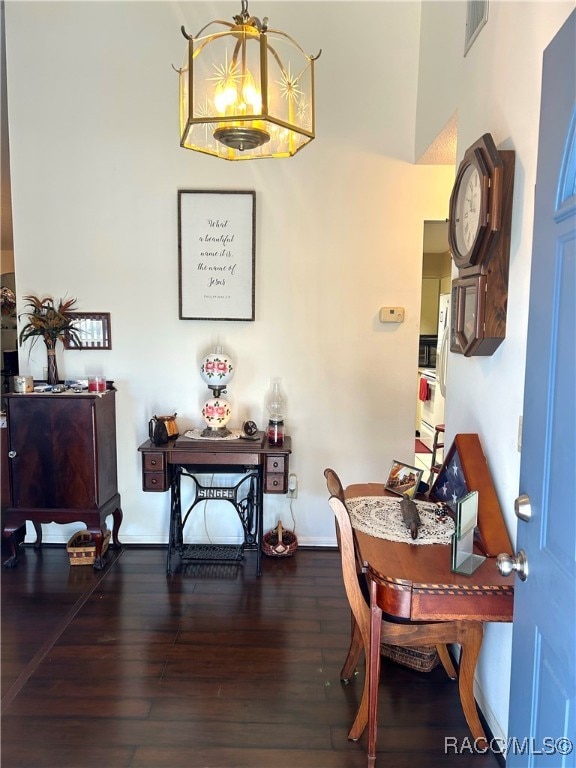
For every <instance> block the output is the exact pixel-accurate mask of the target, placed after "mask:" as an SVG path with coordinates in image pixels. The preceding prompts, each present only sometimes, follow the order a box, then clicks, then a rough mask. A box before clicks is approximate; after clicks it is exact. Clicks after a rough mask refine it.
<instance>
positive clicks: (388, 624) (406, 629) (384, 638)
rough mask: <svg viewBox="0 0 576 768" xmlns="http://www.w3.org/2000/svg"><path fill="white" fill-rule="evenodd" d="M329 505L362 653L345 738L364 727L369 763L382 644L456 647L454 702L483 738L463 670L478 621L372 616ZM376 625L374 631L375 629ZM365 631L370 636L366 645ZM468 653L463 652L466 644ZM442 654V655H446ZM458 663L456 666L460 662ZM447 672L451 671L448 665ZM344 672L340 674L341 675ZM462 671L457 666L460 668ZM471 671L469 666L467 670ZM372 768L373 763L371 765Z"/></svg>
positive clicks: (349, 540) (342, 518)
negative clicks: (356, 698)
mask: <svg viewBox="0 0 576 768" xmlns="http://www.w3.org/2000/svg"><path fill="white" fill-rule="evenodd" d="M329 504H330V506H331V508H332V511H333V512H334V516H335V518H336V522H337V525H338V528H339V533H340V555H341V561H342V576H343V579H344V588H345V591H346V596H347V597H348V602H349V604H350V608H351V610H352V614H353V616H354V619H355V622H356V625H357V628H358V630H357V632H358V636H359V637H360V638H361V639H360V644H359V648H358V649H357V650H356V648H354V653H356V654H357V655H356V661H357V659H358V656H359V654H360V651H361V650H362V649H364V652H365V656H366V665H365V675H364V690H363V692H362V699H361V701H360V705H359V707H358V712H357V714H356V718H355V720H354V723H353V724H352V728H351V729H350V731H349V733H348V738H349V739H350V740H352V741H357V740H358V739H359V738H360V736H361V735H362V733H363V732H364V730H365V728H366V726H367V725H369V733H368V757H369V765H370V764H371V763H370V760H374V759H375V750H376V723H377V706H378V682H379V677H380V644H381V643H382V642H385V643H389V644H390V645H400V646H404V647H408V648H411V647H417V646H421V645H429V644H432V645H436V646H439V645H441V646H444V647H446V644H447V643H458V644H460V645H461V646H462V658H463V659H464V658H466V670H465V671H466V674H465V676H464V680H463V679H462V677H461V678H460V682H459V692H460V700H461V702H462V708H463V710H464V715H465V717H466V720H467V722H468V725H469V727H470V730H471V732H472V735H473V736H474V738H485V736H484V731H483V729H482V726H481V724H480V720H479V719H478V714H477V712H476V705H475V702H474V694H473V672H472V676H470V674H468V673H469V670H468V667H469V666H470V665H469V664H468V658H469V657H470V658H476V657H477V654H478V650H479V648H480V645H481V642H482V634H483V627H482V623H481V622H472V621H442V622H426V623H420V622H418V623H412V622H407V623H404V622H403V623H396V622H393V621H390V620H388V619H384V617H383V615H382V611H381V610H380V611H378V607H377V604H374V603H373V604H372V608H370V607H369V606H368V605H367V603H366V600H365V597H364V595H363V594H362V590H361V589H360V584H359V580H358V573H357V569H356V562H357V554H356V551H355V550H356V548H355V545H354V535H353V531H352V524H351V522H350V516H349V513H348V510H347V508H346V505H345V502H343V501H342V500H341V499H339V498H338V497H337V496H331V497H330V500H329ZM368 573H369V575H370V577H371V581H370V584H371V589H372V591H373V592H374V594H375V595H376V593H377V589H376V587H375V586H374V585H375V584H376V582H377V579H378V578H379V577H378V574H376V573H375V572H374V571H372V570H371V569H370V567H369V566H368ZM376 626H377V630H375V627H376ZM371 631H372V632H373V634H374V637H373V638H372V640H373V642H372V645H371V642H370V638H371ZM468 644H469V645H470V649H469V651H468V652H466V653H465V649H466V646H467V645H468ZM353 646H355V643H354V636H353V638H352V641H351V645H350V650H349V652H348V657H347V659H346V662H345V667H346V664H347V663H349V661H350V657H351V654H352V651H353ZM446 652H447V651H446ZM461 664H462V662H461ZM450 667H451V668H452V670H453V669H454V668H453V666H452V663H451V662H450ZM344 669H345V668H343V670H342V673H341V675H342V676H343V673H344ZM461 669H462V667H461ZM472 669H473V667H472ZM372 764H373V763H372Z"/></svg>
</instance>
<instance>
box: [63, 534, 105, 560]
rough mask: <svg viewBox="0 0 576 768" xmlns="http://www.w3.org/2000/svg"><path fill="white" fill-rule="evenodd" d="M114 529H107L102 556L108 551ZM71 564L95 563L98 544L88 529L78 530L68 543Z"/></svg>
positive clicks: (67, 548)
mask: <svg viewBox="0 0 576 768" xmlns="http://www.w3.org/2000/svg"><path fill="white" fill-rule="evenodd" d="M111 535H112V531H106V534H105V536H104V541H103V542H102V555H101V556H102V557H104V555H105V554H106V552H107V551H108V546H109V544H110V537H111ZM66 551H67V552H68V557H69V558H70V565H94V561H95V560H96V544H95V542H94V540H93V539H92V535H91V534H90V533H89V532H88V531H77V532H76V533H75V534H74V535H73V536H72V538H71V539H70V540H69V541H68V544H66Z"/></svg>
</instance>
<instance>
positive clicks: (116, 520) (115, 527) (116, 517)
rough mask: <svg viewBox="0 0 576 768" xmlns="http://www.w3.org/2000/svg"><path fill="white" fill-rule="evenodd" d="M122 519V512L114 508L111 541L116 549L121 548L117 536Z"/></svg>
mask: <svg viewBox="0 0 576 768" xmlns="http://www.w3.org/2000/svg"><path fill="white" fill-rule="evenodd" d="M123 519H124V514H123V512H122V509H121V507H119V506H118V507H116V509H115V510H114V512H113V513H112V520H113V522H112V541H113V542H114V546H115V547H116V548H117V549H120V548H121V547H122V542H121V541H120V539H119V537H118V535H119V533H120V526H121V525H122V520H123Z"/></svg>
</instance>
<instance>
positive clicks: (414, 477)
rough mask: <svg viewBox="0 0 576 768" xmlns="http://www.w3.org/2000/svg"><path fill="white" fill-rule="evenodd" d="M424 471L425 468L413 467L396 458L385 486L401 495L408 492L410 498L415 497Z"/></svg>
mask: <svg viewBox="0 0 576 768" xmlns="http://www.w3.org/2000/svg"><path fill="white" fill-rule="evenodd" d="M423 473H424V470H423V469H418V467H412V466H411V465H410V464H405V463H404V462H402V461H398V460H397V459H394V460H393V461H392V466H391V467H390V471H389V472H388V479H387V480H386V483H385V485H384V488H385V489H386V490H387V491H392V493H397V494H398V495H399V496H403V495H404V494H406V495H407V496H408V498H410V499H413V498H414V496H415V494H416V491H417V490H418V486H419V484H420V480H421V479H422V475H423Z"/></svg>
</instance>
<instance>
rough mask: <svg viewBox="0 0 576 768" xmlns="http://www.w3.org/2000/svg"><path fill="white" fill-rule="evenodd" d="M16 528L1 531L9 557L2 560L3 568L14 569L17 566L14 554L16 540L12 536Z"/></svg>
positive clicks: (16, 557) (16, 558) (16, 556)
mask: <svg viewBox="0 0 576 768" xmlns="http://www.w3.org/2000/svg"><path fill="white" fill-rule="evenodd" d="M15 530H16V528H4V530H3V531H2V539H3V541H4V542H5V544H7V545H8V547H9V550H10V557H9V558H8V559H7V560H4V567H5V568H14V567H15V566H16V565H18V555H17V553H16V538H15V536H14V531H15Z"/></svg>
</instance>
